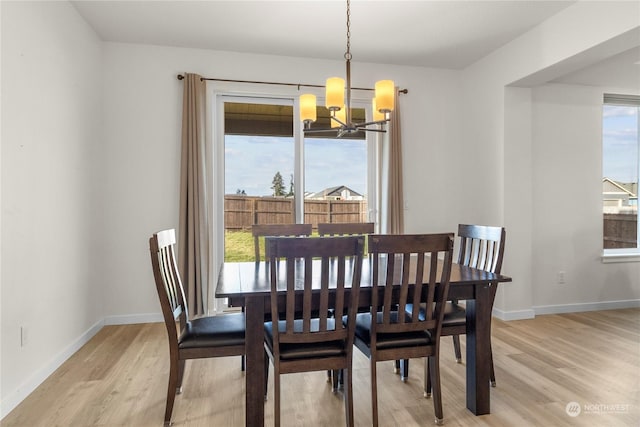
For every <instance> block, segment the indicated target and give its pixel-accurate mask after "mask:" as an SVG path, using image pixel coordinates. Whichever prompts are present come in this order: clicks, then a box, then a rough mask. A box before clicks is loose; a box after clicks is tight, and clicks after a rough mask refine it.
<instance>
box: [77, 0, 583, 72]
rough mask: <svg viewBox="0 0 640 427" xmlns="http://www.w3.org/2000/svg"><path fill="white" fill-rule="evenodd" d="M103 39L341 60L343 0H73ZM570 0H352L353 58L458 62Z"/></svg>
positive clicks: (496, 44) (429, 63) (430, 63)
mask: <svg viewBox="0 0 640 427" xmlns="http://www.w3.org/2000/svg"><path fill="white" fill-rule="evenodd" d="M72 3H73V4H74V6H75V7H76V9H77V10H78V12H79V13H80V14H81V15H82V16H83V17H84V19H85V20H86V21H87V22H88V23H89V24H90V25H91V26H92V27H93V28H94V30H95V31H96V32H97V33H98V35H99V36H100V37H101V38H102V40H105V41H114V42H124V43H142V44H153V45H162V46H176V47H190V48H201V49H214V50H223V51H235V52H245V53H259V54H269V55H284V56H296V57H310V58H320V59H336V60H342V58H343V54H344V52H345V50H346V1H344V0H323V1H317V0H298V1H281V0H279V1H273V0H272V1H265V0H262V1H243V0H234V1H74V2H72ZM572 3H574V2H573V1H567V0H562V1H558V0H555V1H540V0H533V1H531V0H517V1H504V0H503V1H481V0H472V1H458V0H446V1H426V0H422V1H417V0H413V1H403V0H387V1H365V0H352V4H351V52H352V54H353V60H354V62H356V61H358V62H374V63H384V64H397V65H412V66H428V67H437V68H450V69H462V68H465V67H466V66H468V65H469V64H471V63H473V62H475V61H476V60H478V59H479V58H482V57H483V56H485V55H487V54H488V53H489V52H491V51H493V50H495V49H497V48H499V47H501V46H502V45H504V44H506V43H507V42H509V41H510V40H512V39H514V38H515V37H517V36H518V35H520V34H523V33H525V32H527V31H528V30H530V29H531V28H532V27H534V26H536V25H537V24H539V23H540V22H542V21H544V20H546V19H547V18H549V17H550V16H552V15H554V14H556V13H558V12H559V11H561V10H562V9H564V8H566V7H568V6H570V5H571V4H572Z"/></svg>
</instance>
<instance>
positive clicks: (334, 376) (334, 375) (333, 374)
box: [331, 369, 340, 393]
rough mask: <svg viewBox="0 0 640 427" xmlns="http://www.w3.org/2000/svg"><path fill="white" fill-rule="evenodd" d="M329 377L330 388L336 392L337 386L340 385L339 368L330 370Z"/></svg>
mask: <svg viewBox="0 0 640 427" xmlns="http://www.w3.org/2000/svg"><path fill="white" fill-rule="evenodd" d="M331 378H332V387H331V388H332V389H333V392H334V393H337V392H338V387H339V386H340V370H339V369H335V370H333V371H331Z"/></svg>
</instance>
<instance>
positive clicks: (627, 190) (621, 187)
mask: <svg viewBox="0 0 640 427" xmlns="http://www.w3.org/2000/svg"><path fill="white" fill-rule="evenodd" d="M602 192H603V193H608V194H612V193H618V194H620V193H623V194H626V195H628V196H629V197H630V198H636V197H638V183H637V182H629V183H625V182H618V181H614V180H613V179H610V178H603V179H602Z"/></svg>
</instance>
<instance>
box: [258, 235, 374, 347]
mask: <svg viewBox="0 0 640 427" xmlns="http://www.w3.org/2000/svg"><path fill="white" fill-rule="evenodd" d="M266 245H267V258H268V261H269V273H270V282H271V313H272V319H273V321H274V327H273V339H274V352H275V353H277V354H279V352H280V348H279V345H280V343H312V342H327V341H339V340H347V345H348V346H351V345H353V337H354V331H355V323H356V322H355V316H356V313H357V308H358V304H357V301H358V295H359V290H360V280H361V272H362V251H363V247H364V237H362V236H352V237H322V238H310V237H267V238H266ZM283 260H284V262H283ZM330 289H331V292H330ZM330 293H332V294H333V295H331V297H330ZM347 293H348V294H347ZM296 299H297V300H298V301H299V302H300V301H302V310H300V309H299V307H298V308H297V307H296ZM350 301H356V303H354V304H350V303H349V302H350ZM345 307H346V308H347V309H348V310H347V311H346V312H347V313H348V314H347V315H348V316H349V321H348V322H347V324H348V326H347V327H345V326H344V325H343V323H342V321H340V319H339V318H338V319H337V320H335V319H331V317H330V315H329V310H330V309H334V310H335V312H336V313H344V312H345V311H344V309H345ZM276 319H277V320H278V324H279V327H275V322H276ZM331 325H333V327H332V326H331ZM294 326H295V328H294Z"/></svg>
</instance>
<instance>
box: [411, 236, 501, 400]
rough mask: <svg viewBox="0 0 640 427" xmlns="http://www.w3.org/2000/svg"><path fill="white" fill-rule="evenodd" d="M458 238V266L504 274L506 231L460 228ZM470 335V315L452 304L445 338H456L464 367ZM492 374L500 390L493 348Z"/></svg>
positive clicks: (493, 288)
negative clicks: (463, 340) (463, 344)
mask: <svg viewBox="0 0 640 427" xmlns="http://www.w3.org/2000/svg"><path fill="white" fill-rule="evenodd" d="M458 236H459V237H460V247H459V251H458V264H461V265H468V266H470V267H473V268H477V269H480V270H485V271H490V272H492V273H497V274H500V271H501V269H502V259H503V256H504V244H505V237H506V232H505V229H504V227H493V226H487V225H469V224H460V225H458ZM497 289H498V286H497V284H495V283H494V284H491V286H490V288H489V291H490V301H491V304H490V307H493V303H494V301H495V299H496V290H497ZM465 333H466V312H465V308H464V306H463V305H461V304H459V301H457V300H452V301H449V302H448V303H447V305H446V306H445V312H444V320H443V324H442V336H443V337H444V336H451V337H452V338H453V348H454V352H455V357H456V361H457V362H458V363H462V353H461V351H460V335H464V334H465ZM489 350H490V352H489V354H490V361H491V372H490V380H491V386H492V387H495V386H496V375H495V369H494V366H493V351H492V350H491V346H490V347H489ZM403 362H404V366H403V367H402V371H403V373H402V376H403V379H406V377H407V376H408V375H409V362H408V360H405V361H403Z"/></svg>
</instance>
